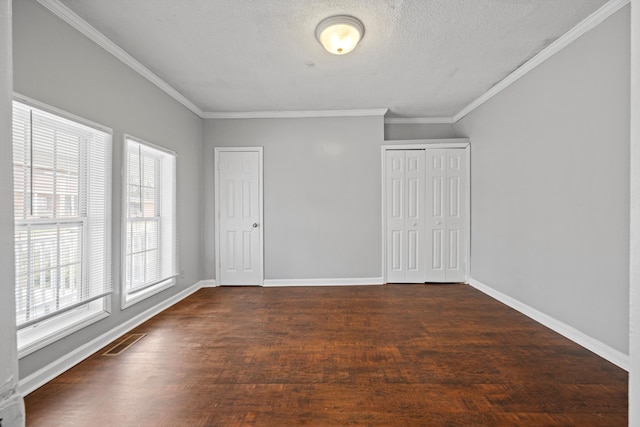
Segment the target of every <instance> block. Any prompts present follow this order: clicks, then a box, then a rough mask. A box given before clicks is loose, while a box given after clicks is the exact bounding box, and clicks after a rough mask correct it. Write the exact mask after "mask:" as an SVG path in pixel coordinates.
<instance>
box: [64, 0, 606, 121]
mask: <svg viewBox="0 0 640 427" xmlns="http://www.w3.org/2000/svg"><path fill="white" fill-rule="evenodd" d="M61 3H63V4H64V5H66V6H67V7H68V8H70V9H71V10H73V11H74V12H75V13H76V14H78V15H79V16H80V17H82V18H83V19H84V20H86V21H87V22H88V23H89V24H91V25H92V26H94V27H95V28H96V29H97V30H99V31H100V32H102V33H103V34H104V35H105V36H107V37H108V38H109V39H111V40H112V41H113V42H115V43H116V44H117V45H119V46H120V47H121V48H123V49H124V50H125V51H127V52H128V53H129V54H130V55H132V56H133V57H135V58H136V59H137V60H138V61H140V62H141V63H142V64H144V65H145V66H146V67H148V68H149V69H150V70H152V71H153V72H154V73H156V74H157V75H158V76H160V77H161V78H162V79H164V80H165V81H166V82H167V83H169V84H170V85H171V86H173V87H174V88H175V89H177V90H178V91H179V92H181V93H182V94H183V95H184V96H186V97H187V98H188V99H189V100H190V101H192V102H193V103H195V104H196V105H197V106H198V107H199V108H201V109H202V110H203V111H205V112H253V111H301V110H302V111H304V110H345V109H370V108H389V109H390V112H389V116H391V117H394V116H395V117H451V116H453V115H454V114H455V113H457V112H458V111H460V110H461V109H462V108H464V107H465V106H466V105H467V104H469V103H470V102H471V101H473V100H474V99H476V98H477V97H479V96H480V95H482V94H483V93H484V92H485V91H487V90H488V89H489V88H491V87H492V86H493V85H494V84H496V83H497V82H499V81H500V80H502V79H503V78H504V77H505V76H507V75H508V74H509V73H511V72H512V71H513V70H515V69H516V68H517V67H518V66H519V65H521V64H522V63H523V62H525V61H526V60H528V59H529V58H531V57H532V56H534V55H535V54H536V53H538V52H539V51H540V50H542V49H543V48H545V47H546V46H548V45H549V44H550V43H551V42H553V41H554V40H555V39H557V38H558V37H560V36H561V35H563V34H564V33H566V32H567V31H569V30H570V29H571V28H573V27H574V26H575V25H577V24H578V23H580V22H581V21H582V20H583V19H585V18H586V17H588V16H589V15H590V14H592V13H593V12H595V11H596V10H597V9H598V8H600V7H601V6H602V5H604V4H605V3H606V0H367V1H363V0H134V1H132V0H108V1H107V0H61ZM336 14H349V15H353V16H356V17H358V18H359V19H360V20H361V21H362V22H363V23H364V25H365V36H364V38H363V40H362V42H361V44H360V45H359V46H358V47H357V48H356V49H355V50H354V51H353V52H352V53H350V54H348V55H345V56H334V55H331V54H329V53H327V52H326V51H324V50H323V48H322V46H321V45H320V44H319V43H318V42H317V41H316V39H315V35H314V31H315V27H316V25H317V24H318V22H320V21H321V20H322V19H323V18H326V17H328V16H331V15H336Z"/></svg>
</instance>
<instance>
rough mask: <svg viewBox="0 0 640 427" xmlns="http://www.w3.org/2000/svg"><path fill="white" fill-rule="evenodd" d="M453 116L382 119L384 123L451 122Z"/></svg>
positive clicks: (441, 123)
mask: <svg viewBox="0 0 640 427" xmlns="http://www.w3.org/2000/svg"><path fill="white" fill-rule="evenodd" d="M452 123H454V120H453V117H387V118H385V119H384V124H385V125H403V124H436V125H438V124H440V125H444V124H452Z"/></svg>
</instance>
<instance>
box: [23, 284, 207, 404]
mask: <svg viewBox="0 0 640 427" xmlns="http://www.w3.org/2000/svg"><path fill="white" fill-rule="evenodd" d="M202 282H203V281H200V282H198V283H196V284H195V285H193V286H191V287H189V288H187V289H185V290H183V291H182V292H179V293H177V294H175V295H174V296H172V297H170V298H168V299H166V300H164V301H162V302H161V303H159V304H157V305H155V306H153V307H151V308H149V309H147V310H145V311H143V312H142V313H140V314H138V315H137V316H134V317H132V318H131V319H129V320H127V321H126V322H124V323H122V324H120V325H118V326H117V327H115V328H113V329H111V330H110V331H107V332H105V333H104V334H102V335H100V336H99V337H97V338H95V339H93V340H91V341H89V342H88V343H86V344H84V345H82V346H80V347H78V348H77V349H75V350H73V351H71V352H69V353H68V354H66V355H65V356H63V357H61V358H60V359H58V360H56V361H54V362H52V363H50V364H48V365H47V366H45V367H43V368H41V369H39V370H37V371H36V372H34V373H32V374H31V375H29V376H27V377H25V378H22V379H20V382H19V385H18V390H19V392H20V393H21V394H22V395H23V396H26V395H27V394H29V393H31V392H32V391H34V390H35V389H37V388H38V387H41V386H43V385H44V384H46V383H47V382H49V381H51V380H52V379H54V378H55V377H57V376H58V375H60V374H62V373H63V372H65V371H67V370H69V369H71V368H72V367H73V366H75V365H77V364H78V363H80V362H82V361H83V360H84V359H86V358H87V357H89V356H91V355H92V354H93V353H95V352H96V351H98V350H100V349H101V348H103V347H104V346H106V345H107V344H109V343H110V342H112V341H114V340H116V339H118V338H119V337H121V336H122V335H124V334H126V333H127V332H129V331H130V330H132V329H133V328H135V327H137V326H139V325H141V324H142V323H144V322H146V321H147V320H149V319H151V318H152V317H153V316H155V315H157V314H158V313H160V312H162V311H163V310H166V309H167V308H169V307H171V306H172V305H174V304H175V303H177V302H179V301H180V300H183V299H184V298H186V297H188V296H189V295H191V294H192V293H194V292H196V291H197V290H199V289H200V288H202V286H203V285H202Z"/></svg>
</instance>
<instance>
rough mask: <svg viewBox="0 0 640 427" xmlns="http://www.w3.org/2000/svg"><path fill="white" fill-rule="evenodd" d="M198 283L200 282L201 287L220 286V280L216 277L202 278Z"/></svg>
mask: <svg viewBox="0 0 640 427" xmlns="http://www.w3.org/2000/svg"><path fill="white" fill-rule="evenodd" d="M198 283H200V287H201V288H216V287H218V286H220V285H218V282H216V279H208V280H200V282H198Z"/></svg>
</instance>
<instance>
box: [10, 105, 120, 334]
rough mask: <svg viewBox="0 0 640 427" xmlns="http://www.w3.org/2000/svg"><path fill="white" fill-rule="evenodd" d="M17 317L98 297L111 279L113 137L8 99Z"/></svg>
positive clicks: (29, 320)
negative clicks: (11, 106) (10, 122)
mask: <svg viewBox="0 0 640 427" xmlns="http://www.w3.org/2000/svg"><path fill="white" fill-rule="evenodd" d="M13 172H14V215H15V253H16V318H17V324H18V327H19V328H23V327H26V326H29V325H32V324H34V323H38V322H40V321H42V320H44V319H47V318H50V317H53V316H55V315H58V314H60V313H62V312H65V311H67V310H71V309H74V308H76V307H79V306H81V305H83V304H87V303H89V302H91V301H93V300H96V299H98V298H100V297H103V296H105V295H107V294H109V293H111V292H112V290H113V283H112V279H111V134H109V133H106V132H103V131H102V130H98V129H94V128H92V127H89V126H85V125H83V124H80V123H77V122H75V121H72V120H68V119H66V118H63V117H60V116H57V115H54V114H51V113H48V112H45V111H42V110H40V109H37V108H34V107H32V106H29V105H26V104H23V103H21V102H18V101H14V102H13Z"/></svg>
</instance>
